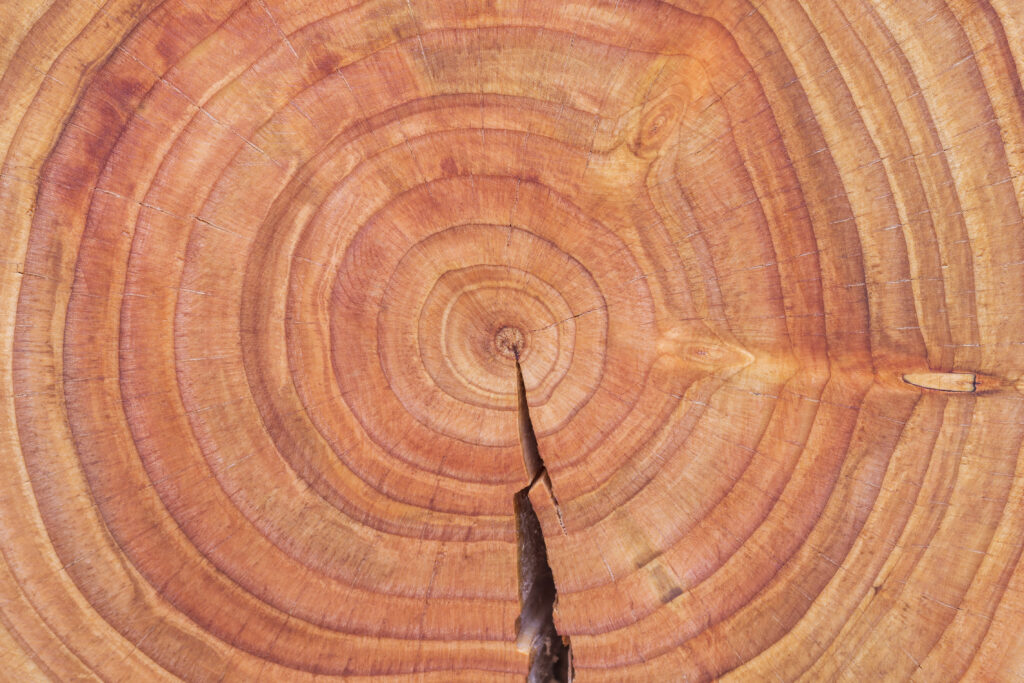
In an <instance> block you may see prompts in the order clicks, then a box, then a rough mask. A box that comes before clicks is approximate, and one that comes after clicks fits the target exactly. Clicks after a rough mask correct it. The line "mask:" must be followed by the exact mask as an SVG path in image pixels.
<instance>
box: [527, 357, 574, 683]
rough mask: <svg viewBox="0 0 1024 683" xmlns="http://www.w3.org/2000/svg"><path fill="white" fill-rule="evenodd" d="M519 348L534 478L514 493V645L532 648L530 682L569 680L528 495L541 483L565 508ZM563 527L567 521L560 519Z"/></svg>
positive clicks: (543, 547) (554, 595) (565, 644)
mask: <svg viewBox="0 0 1024 683" xmlns="http://www.w3.org/2000/svg"><path fill="white" fill-rule="evenodd" d="M518 356H519V354H518V353H516V381H517V382H518V387H517V396H518V404H519V440H520V443H521V444H522V449H523V462H524V463H525V465H526V472H527V476H528V477H529V480H530V483H529V484H528V485H527V486H526V487H524V488H523V489H521V490H520V491H519V492H518V493H516V495H515V496H514V498H513V499H512V502H513V506H514V508H515V515H516V539H517V546H518V554H519V605H520V613H519V618H518V619H517V620H516V647H517V648H518V649H519V650H520V651H521V652H529V653H530V671H529V674H528V675H527V677H526V680H527V681H528V683H548V682H554V683H569V681H571V680H572V674H573V671H572V651H571V649H570V646H569V638H568V637H567V636H566V637H563V636H561V635H559V633H558V631H557V629H556V628H555V602H556V601H557V599H558V591H557V590H556V588H555V579H554V575H553V574H552V573H551V566H550V565H549V564H548V552H547V544H546V543H545V542H544V532H543V530H542V528H541V525H540V520H539V519H538V518H537V513H536V512H535V511H534V509H533V503H532V502H531V501H530V491H531V490H532V489H533V488H534V487H535V486H541V487H542V488H543V489H544V490H545V491H547V493H548V495H549V496H551V502H552V503H553V505H554V507H555V511H556V512H557V513H558V521H559V524H561V523H562V513H561V510H560V509H559V507H558V501H556V500H555V496H554V493H553V491H552V489H551V479H550V478H549V477H548V473H547V470H546V469H545V467H544V460H543V459H542V458H541V456H540V450H539V449H538V448H537V435H536V434H535V433H534V431H533V422H532V420H530V412H529V409H528V408H527V404H526V385H525V384H524V382H523V372H522V369H521V368H520V367H519V358H518ZM562 531H563V533H564V532H565V526H564V524H563V525H562Z"/></svg>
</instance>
